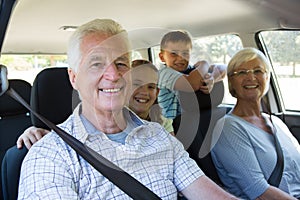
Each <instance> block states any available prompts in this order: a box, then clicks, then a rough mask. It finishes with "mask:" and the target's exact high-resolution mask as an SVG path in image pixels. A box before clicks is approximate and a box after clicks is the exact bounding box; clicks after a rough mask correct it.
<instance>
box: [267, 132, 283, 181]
mask: <svg viewBox="0 0 300 200" xmlns="http://www.w3.org/2000/svg"><path fill="white" fill-rule="evenodd" d="M273 135H274V141H275V148H276V153H277V162H276V166H275V168H274V170H273V172H272V173H271V175H270V177H269V179H268V183H269V184H270V185H273V186H275V187H278V186H279V184H280V181H281V177H282V172H283V167H284V159H283V153H282V149H281V146H280V143H279V140H278V137H277V133H273Z"/></svg>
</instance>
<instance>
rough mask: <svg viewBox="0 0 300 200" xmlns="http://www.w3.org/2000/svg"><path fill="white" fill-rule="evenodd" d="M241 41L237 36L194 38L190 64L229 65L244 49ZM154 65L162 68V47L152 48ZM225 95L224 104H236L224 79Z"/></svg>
mask: <svg viewBox="0 0 300 200" xmlns="http://www.w3.org/2000/svg"><path fill="white" fill-rule="evenodd" d="M242 48H243V45H242V42H241V39H240V38H239V37H238V36H237V35H235V34H226V35H215V36H209V37H201V38H196V39H195V38H194V40H193V49H192V53H191V58H190V64H191V65H193V64H194V63H196V62H197V61H198V60H200V59H205V60H207V61H208V62H210V63H222V64H228V62H229V60H230V59H231V57H232V56H233V54H234V53H235V52H237V51H238V50H240V49H242ZM151 50H152V56H153V58H152V59H153V63H155V65H156V66H157V67H158V68H160V66H161V61H160V59H159V56H158V54H159V51H160V47H159V45H158V46H155V47H152V49H151ZM224 86H225V95H224V99H223V104H234V103H235V101H236V99H235V98H233V97H232V96H231V94H230V93H229V90H228V85H227V78H226V77H225V79H224Z"/></svg>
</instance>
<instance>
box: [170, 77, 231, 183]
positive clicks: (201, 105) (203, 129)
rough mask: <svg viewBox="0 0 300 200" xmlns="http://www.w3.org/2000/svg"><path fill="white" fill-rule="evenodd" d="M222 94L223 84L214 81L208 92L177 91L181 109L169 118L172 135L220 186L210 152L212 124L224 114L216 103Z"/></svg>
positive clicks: (221, 98)
mask: <svg viewBox="0 0 300 200" xmlns="http://www.w3.org/2000/svg"><path fill="white" fill-rule="evenodd" d="M223 97H224V83H223V82H222V81H221V82H217V83H216V84H215V85H214V88H213V90H212V92H211V93H210V94H204V93H202V92H201V91H197V92H195V93H187V92H180V103H181V106H182V109H183V112H182V114H181V115H180V116H177V117H176V118H175V119H174V120H173V127H174V132H175V134H176V137H177V138H178V139H179V140H180V141H181V142H182V143H183V145H184V146H185V149H186V150H187V151H188V153H189V154H190V157H191V158H193V159H194V160H195V161H196V162H197V164H198V165H199V167H200V168H201V169H202V170H203V171H204V173H205V174H206V175H207V176H208V177H210V178H211V179H212V180H213V181H215V182H216V183H217V184H219V185H222V183H221V181H220V179H219V176H218V174H217V171H216V169H215V166H214V164H213V162H212V159H211V155H210V148H211V146H210V145H211V139H212V133H213V129H214V126H215V123H216V122H217V120H218V119H220V118H221V117H223V116H224V115H225V114H226V111H227V109H226V108H222V107H220V106H219V105H220V104H221V103H222V100H223Z"/></svg>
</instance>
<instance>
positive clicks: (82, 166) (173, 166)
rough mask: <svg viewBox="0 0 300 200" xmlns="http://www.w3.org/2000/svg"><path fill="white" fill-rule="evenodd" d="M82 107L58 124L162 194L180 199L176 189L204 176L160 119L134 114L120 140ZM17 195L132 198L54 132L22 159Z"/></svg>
mask: <svg viewBox="0 0 300 200" xmlns="http://www.w3.org/2000/svg"><path fill="white" fill-rule="evenodd" d="M80 107H81V104H80V105H79V106H78V107H77V108H76V109H75V110H74V112H73V114H72V115H71V116H70V117H69V118H68V119H67V120H66V121H65V122H64V123H63V124H61V125H60V127H61V128H62V129H63V130H65V131H66V132H68V133H69V134H71V135H72V136H74V137H75V138H77V139H78V140H80V141H81V142H82V143H84V144H85V145H87V146H89V147H90V148H92V149H93V150H95V151H96V152H97V153H99V154H101V155H102V156H104V157H105V158H107V159H108V160H110V161H112V162H113V163H114V164H116V165H117V166H119V167H120V168H122V169H123V170H125V171H126V172H127V173H128V174H130V175H132V176H133V177H134V178H136V179H137V180H138V181H140V182H141V183H143V184H144V185H145V186H146V187H148V188H149V189H150V190H152V191H153V192H154V193H156V194H157V195H158V196H160V197H161V198H162V199H172V200H173V199H176V198H177V192H178V191H182V190H183V189H185V188H186V187H187V186H188V185H190V184H191V183H192V182H194V181H195V180H196V179H197V178H199V177H200V176H202V175H203V172H202V171H201V170H200V169H199V167H198V166H197V164H196V163H195V162H194V161H193V160H192V159H190V158H189V155H188V153H187V152H186V151H185V150H184V148H183V145H182V144H181V143H180V142H179V141H178V140H177V139H176V138H175V137H173V136H172V135H171V134H169V133H168V132H167V131H165V129H164V128H163V127H162V126H161V125H159V124H158V123H155V122H147V121H142V120H141V119H140V118H138V117H137V116H136V115H135V114H133V113H131V116H132V122H133V123H134V124H135V126H134V127H133V128H132V130H131V131H130V132H128V134H127V137H126V138H125V143H124V144H122V143H120V142H115V141H112V140H111V139H109V138H108V137H107V135H106V134H104V133H102V132H100V131H98V130H97V129H96V128H95V127H94V126H93V125H92V124H91V123H90V122H88V121H85V120H83V119H82V118H81V117H80V116H81V113H80V112H81V111H80V110H81V109H80ZM126 132H127V131H125V133H126ZM129 187H130V186H129ZM18 199H43V200H45V199H51V200H53V199H63V200H67V199H70V200H73V199H130V197H129V196H128V195H126V194H125V193H124V192H123V191H122V190H120V189H119V188H118V187H117V186H115V185H114V184H113V183H111V182H110V181H109V180H108V179H106V178H105V177H104V176H103V175H102V174H101V173H99V172H98V171H97V170H96V169H94V168H93V167H92V166H91V165H90V164H89V163H88V162H86V161H85V160H84V159H83V158H82V157H81V156H79V155H78V154H77V153H76V152H75V151H74V150H73V149H72V148H71V147H70V146H69V145H67V144H66V143H65V142H64V141H63V140H62V139H61V138H60V137H59V136H58V135H57V134H56V133H54V132H51V133H49V134H47V135H46V136H44V137H43V138H42V139H41V140H39V141H38V142H37V143H35V144H34V145H33V146H32V147H31V148H30V150H29V152H28V154H27V155H26V157H25V159H24V161H23V163H22V168H21V175H20V183H19V195H18Z"/></svg>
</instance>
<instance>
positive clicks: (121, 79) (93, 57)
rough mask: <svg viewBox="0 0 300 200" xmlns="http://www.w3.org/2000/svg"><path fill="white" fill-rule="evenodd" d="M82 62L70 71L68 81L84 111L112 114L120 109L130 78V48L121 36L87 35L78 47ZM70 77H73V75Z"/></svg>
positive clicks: (124, 99) (125, 97)
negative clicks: (77, 94) (73, 70)
mask: <svg viewBox="0 0 300 200" xmlns="http://www.w3.org/2000/svg"><path fill="white" fill-rule="evenodd" d="M80 50H81V55H82V57H81V62H80V65H79V67H78V70H77V72H75V73H74V72H71V73H70V74H71V77H73V78H71V82H72V85H73V87H74V88H75V89H77V90H78V91H79V93H80V96H81V100H82V105H83V112H84V113H86V112H89V113H98V112H100V113H101V112H113V111H119V110H121V109H122V108H123V106H124V104H125V102H126V99H127V96H126V95H127V94H128V87H129V86H130V85H131V84H130V76H127V75H125V74H128V75H129V74H130V73H126V72H128V71H129V70H130V58H129V53H128V51H129V47H128V43H127V40H126V39H125V38H124V36H122V35H118V36H107V35H104V34H101V33H91V34H89V35H86V36H85V37H84V38H83V40H82V43H81V46H80ZM72 74H73V76H72Z"/></svg>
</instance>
